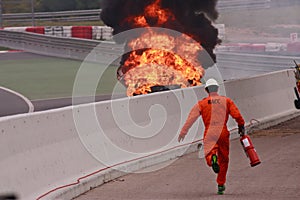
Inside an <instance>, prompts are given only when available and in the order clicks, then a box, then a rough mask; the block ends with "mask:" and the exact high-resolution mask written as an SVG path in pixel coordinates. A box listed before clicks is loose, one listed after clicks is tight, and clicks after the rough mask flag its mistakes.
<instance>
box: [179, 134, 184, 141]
mask: <svg viewBox="0 0 300 200" xmlns="http://www.w3.org/2000/svg"><path fill="white" fill-rule="evenodd" d="M184 138H185V135H181V134H180V135H179V136H178V142H181V141H183V140H184Z"/></svg>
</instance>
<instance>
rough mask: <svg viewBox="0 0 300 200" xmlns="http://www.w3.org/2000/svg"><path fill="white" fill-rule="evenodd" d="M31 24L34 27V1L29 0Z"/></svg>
mask: <svg viewBox="0 0 300 200" xmlns="http://www.w3.org/2000/svg"><path fill="white" fill-rule="evenodd" d="M31 24H32V26H35V21H34V0H31Z"/></svg>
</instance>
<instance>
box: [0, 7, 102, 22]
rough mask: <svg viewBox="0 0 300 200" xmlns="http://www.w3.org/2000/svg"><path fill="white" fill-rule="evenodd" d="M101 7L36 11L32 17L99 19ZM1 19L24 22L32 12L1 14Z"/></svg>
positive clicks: (51, 19)
mask: <svg viewBox="0 0 300 200" xmlns="http://www.w3.org/2000/svg"><path fill="white" fill-rule="evenodd" d="M100 12H101V9H93V10H78V11H60V12H36V13H34V19H35V20H38V21H55V20H60V21H87V20H88V21H95V20H100ZM2 18H3V20H5V21H8V22H24V21H31V20H32V13H16V14H3V16H2Z"/></svg>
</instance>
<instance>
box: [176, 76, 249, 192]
mask: <svg viewBox="0 0 300 200" xmlns="http://www.w3.org/2000/svg"><path fill="white" fill-rule="evenodd" d="M218 87H219V85H218V83H217V82H216V80H214V79H209V80H208V81H207V82H206V87H205V90H206V91H207V92H208V94H209V96H208V97H206V98H204V99H202V100H201V101H199V102H198V103H197V104H196V105H195V106H194V107H193V108H192V109H191V111H190V113H189V116H188V118H187V120H186V122H185V124H184V126H183V128H182V129H181V132H180V135H179V137H178V142H180V141H181V140H183V139H184V137H185V135H186V134H187V132H188V130H189V129H190V127H191V126H192V125H193V123H194V122H195V121H196V120H197V118H198V117H199V116H200V115H201V116H202V120H203V122H204V125H205V132H204V138H203V140H204V141H203V143H204V153H205V158H206V162H207V164H208V166H212V156H213V155H216V156H217V162H218V167H219V170H218V172H216V171H215V170H214V171H215V172H216V173H218V176H217V183H218V186H224V184H225V182H226V174H227V169H228V163H229V135H230V133H229V131H228V129H227V125H226V124H227V121H228V118H229V115H231V116H232V117H233V118H234V119H235V120H236V122H237V123H238V126H239V133H240V134H244V124H245V121H244V119H243V117H242V115H241V114H240V111H239V109H238V108H237V106H236V105H235V104H234V102H233V101H232V100H231V99H230V98H228V97H225V96H220V95H218V93H217V91H218ZM224 190H225V186H224Z"/></svg>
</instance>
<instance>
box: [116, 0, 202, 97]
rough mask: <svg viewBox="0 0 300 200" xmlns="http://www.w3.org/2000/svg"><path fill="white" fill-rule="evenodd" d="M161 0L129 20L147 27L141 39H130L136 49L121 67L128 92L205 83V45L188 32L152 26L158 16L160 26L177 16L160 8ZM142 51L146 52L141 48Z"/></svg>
mask: <svg viewBox="0 0 300 200" xmlns="http://www.w3.org/2000/svg"><path fill="white" fill-rule="evenodd" d="M160 1H161V0H156V1H155V2H154V3H153V4H151V5H149V6H148V7H146V8H145V12H144V13H145V14H144V16H136V17H133V18H132V17H130V18H128V19H126V20H127V21H131V22H132V23H134V24H135V26H136V27H146V30H147V31H145V32H144V33H143V34H142V35H141V36H140V37H139V38H136V39H133V40H132V41H130V42H128V46H129V47H130V48H131V49H133V51H132V52H131V53H130V55H129V57H128V58H127V60H126V61H125V62H124V64H123V65H122V66H121V71H122V73H121V74H122V75H123V76H122V77H119V78H122V79H123V81H124V84H125V85H126V86H127V95H128V96H132V95H139V94H147V93H150V92H151V87H152V86H168V85H180V87H182V88H183V87H191V86H197V85H200V84H201V81H200V79H201V78H202V77H203V75H204V69H203V68H202V66H201V63H200V62H199V61H198V59H197V56H198V53H199V51H202V50H203V48H202V46H201V45H200V44H199V43H196V42H193V40H192V39H191V38H190V37H188V36H187V35H184V34H181V35H180V36H171V35H168V34H167V33H162V32H164V31H159V32H157V31H155V30H154V29H151V28H150V25H149V24H148V23H147V19H148V18H149V17H150V18H151V19H153V18H155V19H156V20H155V21H156V25H157V26H163V25H164V24H165V23H167V22H169V21H170V20H175V17H174V15H173V14H172V13H171V12H170V11H169V10H166V9H162V8H161V7H160ZM141 50H142V51H141Z"/></svg>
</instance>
